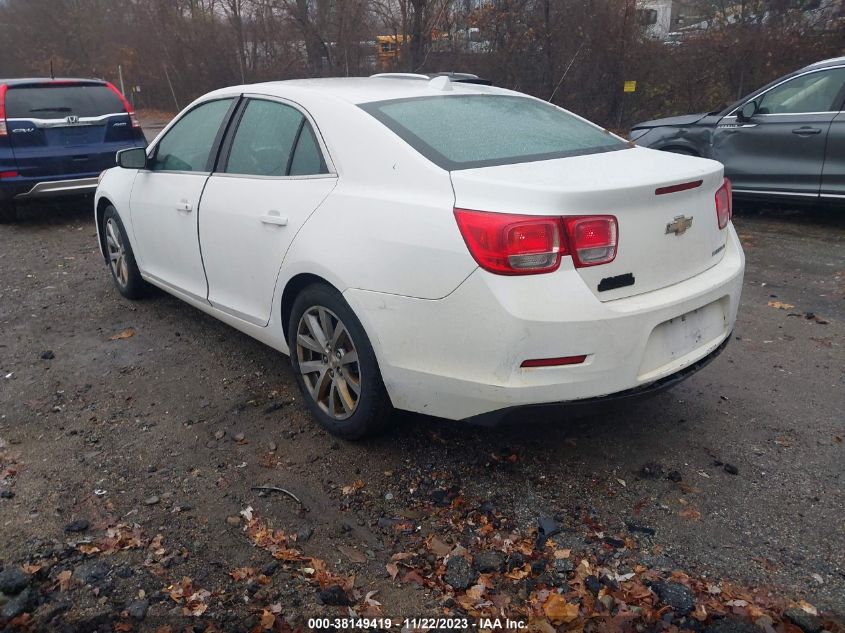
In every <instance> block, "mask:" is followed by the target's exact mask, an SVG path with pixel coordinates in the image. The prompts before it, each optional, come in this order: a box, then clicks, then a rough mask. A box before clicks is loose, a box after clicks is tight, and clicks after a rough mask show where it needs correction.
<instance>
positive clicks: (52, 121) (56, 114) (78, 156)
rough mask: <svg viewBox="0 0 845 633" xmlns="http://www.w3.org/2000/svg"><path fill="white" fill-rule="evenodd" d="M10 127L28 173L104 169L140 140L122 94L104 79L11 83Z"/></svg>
mask: <svg viewBox="0 0 845 633" xmlns="http://www.w3.org/2000/svg"><path fill="white" fill-rule="evenodd" d="M6 127H7V130H8V139H9V143H10V146H11V149H12V151H13V152H14V156H15V160H16V163H17V169H18V172H19V173H20V175H21V177H25V178H50V177H62V176H67V175H70V176H73V175H76V174H90V173H95V172H100V171H102V170H104V169H108V168H109V167H113V166H114V156H115V151H116V149H118V148H121V147H126V146H127V145H132V144H133V142H134V141H135V139H136V131H135V129H133V127H132V120H131V118H130V115H129V113H128V112H127V111H126V108H125V107H124V105H123V103H122V101H121V99H120V97H119V95H118V94H116V93H115V92H114V91H112V90H111V89H110V88H109V87H108V86H107V85H105V84H102V83H66V82H53V83H46V84H24V85H10V86H9V87H8V89H7V92H6Z"/></svg>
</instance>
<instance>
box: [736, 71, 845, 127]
mask: <svg viewBox="0 0 845 633" xmlns="http://www.w3.org/2000/svg"><path fill="white" fill-rule="evenodd" d="M837 68H845V64H839V65H837V66H825V67H824V68H813V69H812V70H808V71H807V72H805V73H801V74H800V75H794V76H792V77H789V78H787V79H784V80H783V81H779V82H778V83H776V84H775V85H774V86H772V87H771V88H769V89H768V90H766V91H765V92H761V93H759V94H757V95H754V97H753V98H752V99H748V100H746V101H743V102H742V103H741V104H740V105H739V106H737V107H736V109H734V111H733V112H731V113H730V114H728V115H726V116H725V117H723V118H725V119H727V118H728V117H731V118H736V113H737V112H739V110H740V109H741V108H742V106H744V105H745V104H746V103H748V102H749V101H757V99H760V98H761V97H764V96H765V95H767V94H769V93H770V92H771V91H772V90H774V89H775V88H777V87H778V86H782V85H783V84H785V83H786V82H788V81H792V80H793V79H798V78H799V77H806V76H807V75H812V74H813V73H823V72H825V71H828V70H836V69H837ZM832 112H835V113H838V112H839V110H830V111H828V112H781V113H775V114H755V115H754V116H784V115H786V116H795V115H796V114H797V115H803V114H831V113H832Z"/></svg>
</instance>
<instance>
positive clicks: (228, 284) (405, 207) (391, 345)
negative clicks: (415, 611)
mask: <svg viewBox="0 0 845 633" xmlns="http://www.w3.org/2000/svg"><path fill="white" fill-rule="evenodd" d="M118 164H119V167H117V168H114V169H110V170H108V171H106V172H104V174H103V176H102V177H101V181H100V184H99V188H98V189H97V194H96V200H95V205H96V221H97V228H98V234H99V241H100V247H101V249H102V252H103V256H104V258H105V261H106V262H107V263H108V264H109V266H110V268H111V273H112V276H113V278H114V282H115V284H116V285H117V288H118V290H119V291H120V292H121V293H122V294H123V295H124V296H126V297H128V298H130V299H135V298H138V297H140V296H142V295H143V293H144V290H145V288H146V286H147V284H153V285H155V286H158V287H160V288H162V289H164V290H166V291H167V292H169V293H172V294H173V295H175V296H177V297H179V298H181V299H184V300H185V301H187V302H188V303H190V304H191V305H193V306H195V307H197V308H199V309H200V310H203V311H204V312H207V313H209V314H211V315H213V316H215V317H217V318H218V319H220V320H222V321H224V322H225V323H228V324H229V325H231V326H233V327H235V328H237V329H238V330H241V331H242V332H245V333H247V334H248V335H250V336H252V337H254V338H256V339H258V340H260V341H263V342H264V343H266V344H268V345H270V346H272V347H273V348H275V349H277V350H279V351H280V352H282V353H285V354H289V355H290V357H291V360H292V364H293V370H294V373H295V375H296V378H297V380H298V382H299V385H300V387H301V388H302V391H303V394H304V396H305V399H306V400H307V402H308V404H309V406H310V408H311V411H312V412H313V415H314V417H316V418H317V420H318V421H319V422H320V423H321V424H322V425H323V426H324V427H325V428H327V429H328V430H329V431H331V432H332V433H335V434H337V435H339V436H341V437H345V438H349V439H357V438H361V437H363V436H365V435H367V434H370V433H372V432H374V431H376V430H378V429H380V428H381V427H382V426H383V425H384V424H385V422H386V421H387V420H388V419H389V415H390V412H391V409H392V408H398V409H404V410H409V411H416V412H421V413H426V414H430V415H435V416H440V417H443V418H448V419H452V420H463V419H473V420H476V421H479V422H483V421H489V420H494V419H497V418H499V417H501V415H502V414H503V413H506V412H507V411H509V410H510V409H512V408H514V407H521V406H524V405H534V404H544V403H570V402H574V401H579V402H592V401H594V400H602V399H608V398H610V399H615V398H618V397H620V396H627V395H641V394H645V393H649V392H651V391H655V390H657V389H658V388H662V387H665V386H667V385H670V384H674V382H676V381H677V380H679V379H681V378H683V377H685V376H687V375H689V374H690V373H692V372H693V371H695V370H696V369H698V368H700V367H701V366H703V365H704V364H706V362H707V361H708V360H710V359H711V358H712V357H713V356H715V355H716V354H717V353H718V352H719V351H720V350H721V349H722V348H723V347H724V344H726V343H727V341H728V340H729V338H730V334H731V331H732V329H733V326H734V322H735V320H736V312H737V306H738V304H739V296H740V289H741V286H742V275H743V269H744V256H743V253H742V249H741V247H740V243H739V240H738V239H737V235H736V232H735V231H734V229H733V226H732V224H731V191H730V184H729V183H728V182H727V181H726V180H725V179H724V176H723V170H722V165H720V164H719V163H717V162H714V161H710V160H705V159H700V158H693V157H688V156H680V155H677V154H669V153H665V152H660V151H655V150H650V149H645V148H640V147H635V146H633V145H632V144H630V143H628V142H626V141H624V140H622V139H620V138H618V137H617V136H614V135H613V134H610V133H609V132H607V131H605V130H603V129H601V128H600V127H597V126H595V125H593V124H591V123H589V122H588V121H585V120H584V119H581V118H579V117H577V116H575V115H573V114H571V113H569V112H567V111H565V110H562V109H560V108H558V107H555V106H552V105H549V104H548V103H546V102H544V101H540V100H538V99H534V98H532V97H529V96H527V95H524V94H520V93H517V92H512V91H509V90H503V89H500V88H494V87H488V86H481V85H471V84H465V83H456V82H452V81H450V79H449V78H448V77H437V78H435V79H431V80H429V79H428V78H425V77H420V76H417V77H409V76H396V77H390V76H378V77H371V78H353V79H313V80H296V81H283V82H272V83H264V84H256V85H249V86H237V87H233V88H225V89H222V90H217V91H215V92H212V93H210V94H207V95H205V96H204V97H202V98H200V99H198V100H197V101H195V102H194V103H192V104H191V105H190V106H188V108H186V109H185V110H184V111H183V112H182V113H181V114H180V115H179V116H177V117H176V119H175V120H174V121H173V122H172V123H171V124H170V125H169V126H168V127H167V128H166V129H164V130H163V131H162V132H161V134H160V135H159V136H158V138H156V139H155V141H154V142H153V143H152V144H151V145H150V147H149V148H148V149H147V150H146V152H145V151H144V150H141V149H133V150H126V151H124V152H121V153H120V154H119V155H118Z"/></svg>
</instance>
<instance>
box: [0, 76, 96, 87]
mask: <svg viewBox="0 0 845 633" xmlns="http://www.w3.org/2000/svg"><path fill="white" fill-rule="evenodd" d="M54 83H55V84H66V83H69V84H91V85H105V83H106V82H105V81H103V80H102V79H81V78H74V77H56V78H53V77H16V78H14V79H2V78H0V84H5V85H7V86H25V85H30V84H54Z"/></svg>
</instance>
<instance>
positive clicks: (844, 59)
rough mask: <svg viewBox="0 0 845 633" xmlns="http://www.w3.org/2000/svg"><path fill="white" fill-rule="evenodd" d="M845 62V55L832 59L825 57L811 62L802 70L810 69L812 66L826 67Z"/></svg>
mask: <svg viewBox="0 0 845 633" xmlns="http://www.w3.org/2000/svg"><path fill="white" fill-rule="evenodd" d="M841 64H845V57H832V58H831V59H823V60H822V61H820V62H816V63H814V64H810V65H809V66H806V67H804V68H802V69H801V70H808V69H810V68H825V67H826V66H839V65H841Z"/></svg>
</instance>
